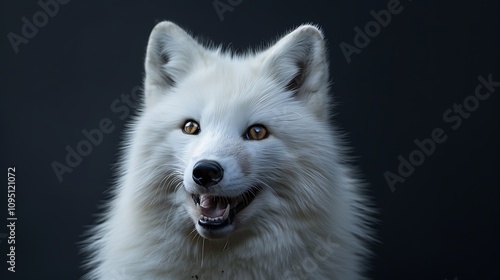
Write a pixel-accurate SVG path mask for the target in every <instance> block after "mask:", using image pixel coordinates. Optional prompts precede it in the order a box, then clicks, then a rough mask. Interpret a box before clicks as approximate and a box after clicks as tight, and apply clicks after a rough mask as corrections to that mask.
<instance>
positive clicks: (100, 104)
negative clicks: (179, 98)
mask: <svg viewBox="0 0 500 280" xmlns="http://www.w3.org/2000/svg"><path fill="white" fill-rule="evenodd" d="M66 2H67V3H66ZM103 2H104V1H78V0H73V1H67V0H65V1H63V0H60V1H59V2H55V1H54V0H52V1H51V0H42V1H41V3H42V4H39V3H38V2H37V1H2V2H1V8H0V10H1V26H0V31H1V32H0V35H1V36H3V37H2V38H3V39H2V43H1V44H0V47H1V57H2V59H1V65H2V68H1V71H2V72H1V76H0V77H1V83H0V90H1V94H0V109H1V112H2V118H1V124H2V133H1V137H0V141H1V142H0V144H1V149H2V150H1V155H0V160H1V168H2V172H4V173H3V174H4V175H3V176H2V178H3V179H2V180H3V182H2V185H4V186H5V188H3V190H4V191H2V192H1V193H2V195H1V197H0V201H1V202H0V207H1V213H4V214H2V222H1V223H2V226H1V227H0V241H1V243H0V252H1V254H0V260H1V262H0V263H1V265H0V269H1V270H0V271H1V272H0V275H2V276H1V279H77V278H78V277H79V276H81V274H82V271H81V269H80V268H79V264H80V261H81V256H80V255H78V249H77V246H76V243H77V242H78V241H79V240H81V234H82V233H83V232H84V230H85V228H86V226H88V225H90V224H92V222H93V220H94V215H95V214H96V213H98V212H99V207H98V205H99V203H100V201H102V200H104V199H106V195H105V193H104V192H105V191H106V189H108V187H109V185H110V183H111V182H112V179H113V172H112V169H113V166H114V163H115V162H116V159H117V156H116V155H117V153H118V145H119V143H120V139H121V136H122V134H123V130H124V127H125V124H126V123H127V121H128V120H129V116H130V114H131V113H130V111H132V110H133V106H134V105H135V103H134V100H133V99H131V101H127V98H128V97H130V96H132V95H133V94H134V93H136V89H137V88H136V87H137V86H140V85H141V80H142V75H143V58H144V53H145V47H146V43H147V38H148V35H149V32H150V30H151V28H152V27H153V26H154V24H155V23H156V22H157V21H159V20H163V19H168V20H172V21H175V22H177V23H178V24H180V25H181V26H183V27H185V28H187V29H189V30H191V31H193V32H194V33H195V34H196V35H200V36H202V37H205V38H210V39H211V40H213V41H214V42H215V43H216V44H223V45H224V46H228V47H229V48H230V49H233V50H239V51H241V50H244V49H246V48H247V47H248V46H262V45H263V44H264V43H265V42H268V41H269V40H272V39H275V38H276V36H277V35H279V34H282V33H283V32H284V31H286V30H289V29H291V28H292V27H296V26H297V25H299V24H300V23H305V22H313V23H317V24H319V25H320V26H322V27H323V29H324V32H325V35H326V37H327V38H328V45H329V52H330V59H331V75H332V79H333V81H334V84H333V86H332V89H333V94H334V95H335V97H336V100H337V104H338V106H337V112H338V114H337V116H336V122H338V123H339V124H340V126H341V127H342V128H343V129H344V130H345V131H347V132H348V135H349V140H350V143H351V146H352V147H353V155H354V156H355V157H356V164H357V166H358V167H359V169H360V170H361V172H362V173H363V174H364V178H365V179H366V181H367V182H368V183H369V193H370V194H371V196H372V197H373V200H374V203H375V204H376V206H377V207H378V209H379V216H378V218H379V220H380V222H379V223H378V224H377V225H376V226H375V227H376V229H377V231H378V237H379V239H380V243H379V244H375V245H374V246H373V249H374V257H373V260H372V262H371V267H372V269H371V270H370V276H371V277H372V278H373V279H439V280H442V279H445V278H446V279H496V278H497V279H498V277H499V276H500V269H499V268H498V261H499V260H500V258H499V250H498V249H499V237H498V236H500V227H499V224H500V220H499V215H498V214H499V210H500V207H499V206H498V202H499V187H500V184H499V183H500V178H499V175H498V171H499V167H500V164H499V163H498V162H499V160H500V154H499V148H498V143H499V141H500V133H499V128H500V126H499V124H500V118H499V116H500V114H499V107H500V96H499V94H500V87H496V88H495V87H494V86H490V88H489V89H490V91H492V92H491V93H490V94H489V96H486V95H487V94H488V92H489V91H488V88H487V87H486V86H482V88H480V89H479V90H480V91H479V95H478V96H477V97H476V96H475V91H476V88H477V87H478V85H481V82H480V80H478V78H479V77H483V78H484V79H486V80H488V76H489V75H490V79H491V80H493V81H499V82H500V67H499V62H500V60H499V50H500V31H499V27H500V23H499V14H500V5H499V3H498V1H462V2H461V1H446V3H441V2H442V1H439V2H440V3H430V2H431V1H415V0H414V1H410V0H401V2H400V4H399V6H397V11H394V9H393V11H394V12H395V14H392V16H391V20H390V22H388V24H383V25H386V26H385V27H384V26H380V25H379V29H377V24H375V23H373V22H372V21H374V15H373V13H371V11H372V10H373V11H374V12H376V13H378V12H379V11H380V10H387V9H388V3H389V5H392V4H390V3H391V2H392V1H389V0H384V1H307V2H306V1H281V3H276V1H275V2H272V3H270V2H269V1H249V0H243V1H242V0H232V1H229V0H220V1H213V0H210V1H193V0H192V1H154V2H153V1H141V2H139V1H135V2H134V3H129V2H126V1H105V3H103ZM434 2H437V1H434ZM43 3H52V6H50V5H49V6H48V8H45V9H46V10H47V11H44V8H43V6H44V4H43ZM54 3H57V9H56V5H54ZM214 3H215V4H217V7H219V9H223V7H225V8H226V11H224V12H222V10H219V12H218V11H217V9H216V8H215V7H214ZM224 5H227V6H224ZM393 8H394V7H393ZM27 22H28V23H27ZM31 24H33V26H31V27H30V26H29V25H31ZM367 25H368V28H369V29H368V31H367V32H369V33H370V34H371V35H372V36H371V37H368V39H369V41H368V40H366V39H367V38H364V39H365V40H364V41H363V40H362V39H363V38H356V37H355V36H356V34H357V32H359V31H356V30H357V29H356V30H355V28H356V27H357V28H359V29H360V30H365V27H367ZM364 32H366V31H364ZM361 36H362V35H361ZM358 37H359V36H358ZM355 39H358V40H355ZM356 43H357V45H356ZM341 45H342V46H344V48H350V50H354V48H355V47H356V48H357V49H356V50H355V52H354V53H352V54H351V55H349V56H348V59H349V60H350V63H349V62H348V59H347V58H346V56H345V55H344V54H343V51H342V48H341ZM348 45H349V47H348ZM479 79H480V78H479ZM483 84H484V83H483ZM495 89H496V91H493V90H495ZM481 99H482V100H481ZM127 102H128V103H127ZM464 102H465V105H464ZM454 104H457V105H455V106H459V105H462V106H463V108H464V109H462V110H463V112H459V111H458V110H459V108H458V107H455V108H454ZM449 110H451V111H449ZM455 110H456V111H455ZM100 122H108V123H107V125H110V126H111V128H113V129H112V131H110V130H111V128H109V127H108V130H107V133H103V137H102V139H100V141H97V142H95V143H96V144H92V151H91V152H90V151H89V152H88V153H89V154H88V155H87V156H84V157H82V159H81V160H80V161H79V162H78V160H77V159H75V158H72V159H70V160H72V161H73V165H74V168H71V172H66V173H64V174H63V175H62V178H58V177H57V175H56V173H55V172H54V170H53V166H52V164H54V162H58V163H60V164H65V165H66V164H67V163H66V159H65V157H66V156H67V154H68V150H67V149H68V148H69V149H70V150H71V149H77V148H78V147H79V146H78V145H79V143H81V142H82V141H85V139H86V136H85V135H84V133H83V132H82V131H83V130H86V131H92V130H94V129H98V128H99V127H100ZM436 129H437V130H436ZM434 130H436V131H434ZM433 131H434V132H433ZM439 132H441V133H442V134H444V135H441V136H440V137H436V139H437V140H438V141H440V142H442V143H437V144H436V145H435V148H434V149H431V150H430V151H426V152H427V155H425V154H424V153H423V152H418V151H419V147H418V146H417V144H416V143H415V141H416V140H418V141H424V139H428V138H432V135H433V133H438V134H439ZM418 141H417V142H418ZM424 142H425V141H424ZM81 145H84V144H80V148H81V149H83V150H82V151H84V149H85V147H83V146H81ZM427 148H428V149H430V146H429V145H428V146H427ZM410 155H411V156H412V157H413V158H412V159H411V160H412V161H413V163H414V164H413V165H418V166H416V167H414V168H413V169H412V168H410V169H408V166H406V167H402V170H400V171H401V172H398V165H400V162H401V161H407V160H410ZM422 155H423V158H422ZM400 156H401V157H400ZM419 156H420V157H419ZM407 164H408V163H407ZM409 164H412V163H411V162H410V163H409ZM12 166H14V167H15V168H16V183H17V184H16V185H17V189H16V217H17V218H18V220H17V221H16V271H17V272H16V273H10V272H7V263H6V254H7V253H8V247H7V240H8V239H7V236H8V230H7V228H6V226H5V225H4V223H5V224H7V221H6V214H7V213H6V210H7V188H6V186H7V174H6V173H7V168H8V167H12ZM68 168H69V167H68ZM67 171H68V170H67ZM386 172H391V173H392V174H394V176H395V175H398V176H401V178H400V180H402V179H404V182H401V181H399V182H395V184H394V186H393V187H394V189H391V188H390V186H389V184H388V182H387V180H386V178H385V177H384V174H388V173H386ZM410 173H411V174H410ZM403 175H404V176H403ZM59 179H62V181H61V180H59ZM137 261H141V260H137ZM3 275H5V276H3ZM495 276H496V277H495Z"/></svg>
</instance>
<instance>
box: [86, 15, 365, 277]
mask: <svg viewBox="0 0 500 280" xmlns="http://www.w3.org/2000/svg"><path fill="white" fill-rule="evenodd" d="M328 73H329V70H328V61H327V56H326V50H325V42H324V39H323V35H322V33H321V31H320V30H318V28H317V27H315V26H312V25H302V26H300V27H298V28H297V29H295V30H294V31H292V32H290V33H289V34H287V35H285V36H284V37H282V38H281V39H280V40H278V41H277V42H276V43H275V44H274V45H271V46H270V47H268V48H266V49H264V50H262V51H258V52H249V53H246V54H244V55H239V54H232V53H230V52H226V51H222V50H221V49H220V48H219V49H214V48H207V47H205V46H203V45H202V44H200V43H199V42H198V41H197V40H195V39H194V38H193V37H191V36H190V35H189V34H188V33H186V32H185V31H184V30H183V29H181V28H180V27H178V26H177V25H175V24H173V23H171V22H161V23H159V24H158V25H157V26H156V27H155V28H154V29H153V31H152V33H151V36H150V38H149V43H148V47H147V54H146V62H145V81H144V102H143V103H144V104H143V105H142V110H141V112H140V113H139V114H138V116H137V117H136V119H135V120H134V121H133V124H132V126H131V129H130V131H129V134H128V139H127V141H126V142H125V147H124V156H123V161H122V162H121V169H120V176H119V180H118V182H117V185H116V189H115V193H114V198H113V199H112V201H111V202H110V205H109V208H108V210H107V212H106V214H105V215H104V216H103V219H102V221H101V223H100V224H99V225H98V226H97V227H96V228H95V229H94V230H93V231H92V237H91V238H90V240H89V242H88V243H89V244H88V246H87V248H86V249H87V250H88V251H89V252H90V257H89V260H88V262H87V263H86V265H87V267H88V268H89V270H90V271H89V273H88V274H87V275H86V277H87V278H88V279H102V280H139V279H146V280H149V279H158V280H159V279H337V280H339V279H342V280H349V279H364V276H363V272H364V259H365V258H366V256H367V255H368V254H369V252H368V250H367V249H366V242H365V241H366V240H367V239H369V236H370V231H369V229H368V228H367V226H366V224H365V223H366V221H367V217H369V213H370V207H368V206H367V204H366V201H365V199H364V198H363V196H362V195H361V191H360V183H359V182H358V180H357V179H356V178H355V177H356V176H355V175H354V174H353V172H352V171H351V169H350V167H349V166H348V163H346V162H348V160H347V159H346V155H345V151H346V148H345V147H344V146H343V143H342V141H341V140H340V138H341V137H340V135H339V132H337V131H336V130H335V129H333V128H332V125H331V123H332V121H331V114H332V111H331V100H330V94H329V77H328V76H329V75H328Z"/></svg>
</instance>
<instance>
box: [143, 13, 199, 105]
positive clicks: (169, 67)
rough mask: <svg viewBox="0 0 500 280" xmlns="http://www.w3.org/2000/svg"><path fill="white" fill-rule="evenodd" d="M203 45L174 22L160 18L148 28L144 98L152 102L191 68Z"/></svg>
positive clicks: (148, 102) (147, 101) (147, 102)
mask: <svg viewBox="0 0 500 280" xmlns="http://www.w3.org/2000/svg"><path fill="white" fill-rule="evenodd" d="M203 51H204V48H203V47H202V46H201V45H200V44H199V43H198V42H197V41H196V40H195V39H194V38H193V37H191V36H190V35H189V34H188V33H186V31H184V30H183V29H182V28H180V27H179V26H177V25H176V24H174V23H172V22H169V21H163V22H160V23H158V24H157V25H156V26H155V27H154V28H153V31H151V35H150V36H149V42H148V47H147V51H146V62H145V71H146V74H145V81H144V89H145V95H146V96H145V99H146V100H145V101H146V105H149V104H154V103H155V100H156V98H157V97H158V96H159V95H161V94H163V93H164V92H165V91H168V90H169V89H170V88H171V87H172V86H174V85H175V83H176V82H179V81H180V80H181V79H183V78H184V77H185V75H186V74H187V73H189V71H190V70H191V69H192V67H193V64H194V62H196V61H197V60H198V59H199V57H200V56H201V54H202V52H203Z"/></svg>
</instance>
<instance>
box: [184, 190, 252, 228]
mask: <svg viewBox="0 0 500 280" xmlns="http://www.w3.org/2000/svg"><path fill="white" fill-rule="evenodd" d="M259 191H260V189H259V188H257V187H255V188H251V189H249V190H248V191H246V192H244V193H243V194H241V195H238V196H236V197H224V196H214V195H208V194H199V195H198V194H192V195H191V197H192V198H193V201H194V204H195V205H196V210H197V212H198V214H199V215H200V218H199V219H198V224H199V225H200V226H202V227H204V228H206V229H209V230H216V229H219V228H223V227H225V226H227V225H230V224H232V223H233V221H234V217H236V215H237V214H238V213H239V212H241V211H242V210H243V209H245V208H246V207H247V206H248V205H250V203H251V202H252V201H253V200H254V199H255V196H256V195H257V194H258V193H259Z"/></svg>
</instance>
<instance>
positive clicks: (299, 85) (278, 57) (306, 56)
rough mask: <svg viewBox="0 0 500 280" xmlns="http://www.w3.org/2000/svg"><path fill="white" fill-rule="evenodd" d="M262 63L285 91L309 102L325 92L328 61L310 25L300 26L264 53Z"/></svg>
mask: <svg viewBox="0 0 500 280" xmlns="http://www.w3.org/2000/svg"><path fill="white" fill-rule="evenodd" d="M263 55H264V63H265V64H266V65H267V66H269V68H270V69H271V72H272V73H271V75H272V76H273V77H274V78H275V79H277V81H278V83H280V84H281V85H282V86H283V88H284V89H285V90H289V91H292V92H294V95H296V96H298V97H305V98H310V97H309V95H310V93H314V92H317V91H320V90H322V89H325V90H324V92H326V91H327V88H328V79H329V78H328V76H329V72H328V61H327V57H326V51H325V42H324V38H323V34H322V32H321V31H320V30H319V29H318V28H317V27H315V26H313V25H302V26H300V27H298V28H297V29H295V30H294V31H292V32H290V33H288V34H287V35H285V36H284V37H283V38H281V39H280V40H279V41H278V42H276V44H274V45H273V46H271V47H270V48H269V49H267V50H266V51H264V53H263Z"/></svg>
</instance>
